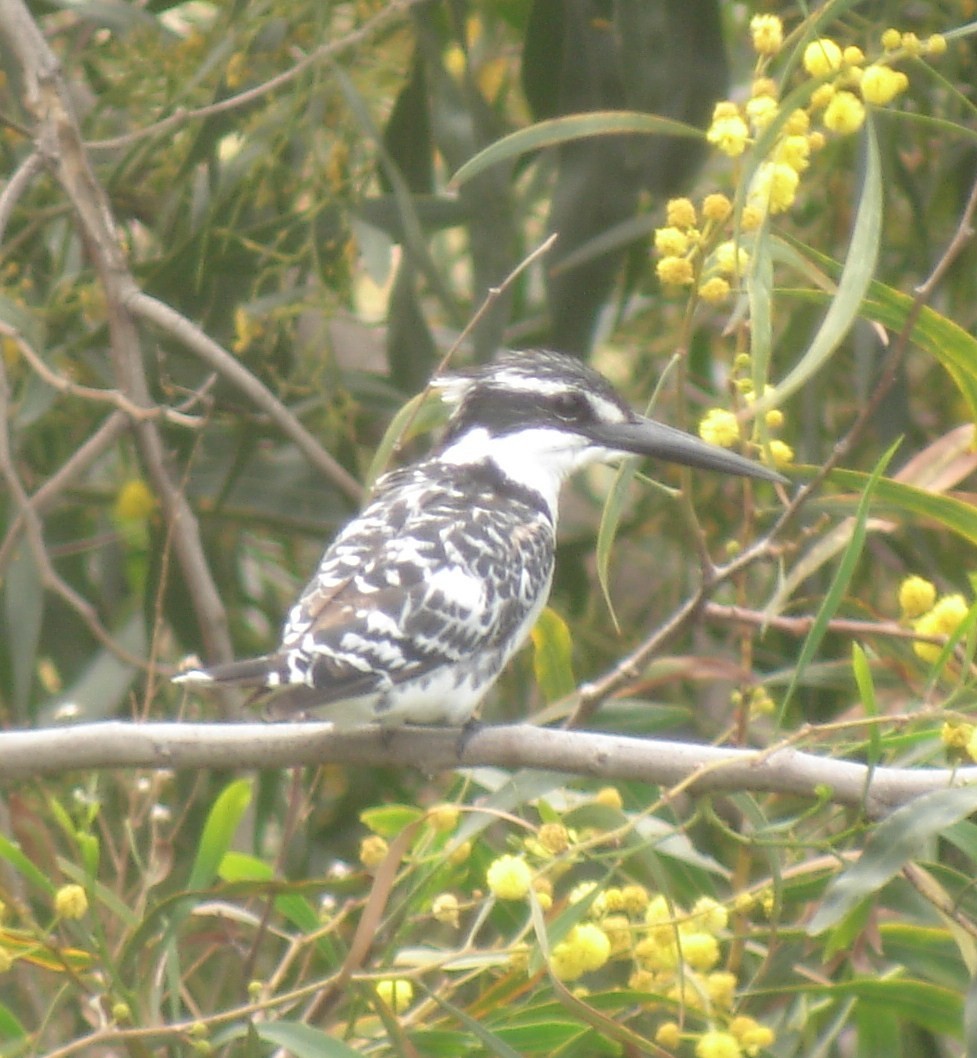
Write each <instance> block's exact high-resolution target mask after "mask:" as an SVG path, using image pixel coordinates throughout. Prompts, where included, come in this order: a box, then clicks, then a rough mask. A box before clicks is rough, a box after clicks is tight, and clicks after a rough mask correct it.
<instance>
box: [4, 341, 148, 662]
mask: <svg viewBox="0 0 977 1058" xmlns="http://www.w3.org/2000/svg"><path fill="white" fill-rule="evenodd" d="M9 400H10V389H9V386H8V383H7V372H6V369H5V367H4V365H3V359H2V358H0V477H2V478H3V480H4V481H5V482H6V485H7V490H8V491H9V493H10V495H11V497H12V498H13V501H14V504H15V506H16V507H17V509H18V513H19V516H20V518H21V520H22V523H23V531H24V535H25V537H26V539H27V546H28V547H29V549H30V552H31V557H32V558H33V560H34V565H35V566H36V568H37V571H38V573H39V574H40V578H41V583H42V585H43V586H44V587H45V588H46V589H48V590H49V591H52V592H54V594H55V595H58V596H59V597H60V598H61V599H62V600H63V601H64V602H65V603H66V604H67V605H68V607H69V608H70V609H72V610H74V611H75V613H76V614H78V616H79V617H80V618H81V619H82V621H83V622H84V623H85V626H86V627H87V628H88V630H89V632H91V634H92V636H94V638H95V639H96V640H98V642H99V643H101V644H102V646H104V647H105V648H106V649H108V650H110V651H111V652H112V653H113V654H114V655H115V656H116V657H117V658H119V659H120V660H122V661H124V662H125V663H126V664H127V665H133V666H135V667H136V668H139V669H143V668H145V666H146V662H145V659H144V658H140V657H137V656H136V655H135V654H133V653H131V652H130V651H129V650H127V649H126V648H125V647H124V646H122V645H121V644H120V643H119V642H118V641H117V640H116V639H115V638H114V637H113V636H112V634H111V633H110V632H109V631H108V630H107V629H106V628H105V627H104V625H103V624H102V622H101V621H100V620H99V619H98V614H97V613H96V611H95V607H94V606H92V604H91V603H90V602H89V601H88V600H87V599H85V598H83V597H82V596H81V595H79V594H78V592H77V591H75V589H74V588H73V587H72V586H71V585H70V584H68V582H67V581H65V580H63V579H62V577H61V576H60V574H59V573H58V572H57V570H55V568H54V566H53V564H52V563H51V559H50V556H49V555H48V553H47V548H46V547H45V544H44V530H43V528H42V526H41V520H40V518H38V516H37V512H36V511H35V510H34V508H33V507H32V506H31V502H30V498H29V497H28V495H27V492H26V490H25V489H24V486H23V484H22V483H21V480H20V478H19V476H18V475H17V471H16V468H15V467H14V462H13V455H12V453H11V450H10V438H9V435H8V433H7V424H8V423H9V422H10V415H9V411H10V408H9Z"/></svg>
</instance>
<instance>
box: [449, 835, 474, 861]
mask: <svg viewBox="0 0 977 1058" xmlns="http://www.w3.org/2000/svg"><path fill="white" fill-rule="evenodd" d="M471 854H472V843H471V842H470V841H463V842H462V843H461V844H460V845H457V846H456V847H455V848H453V849H452V850H451V852H449V853H448V863H450V864H451V866H452V867H458V866H460V865H461V864H463V863H464V862H465V861H466V860H467V859H468V857H469V856H471Z"/></svg>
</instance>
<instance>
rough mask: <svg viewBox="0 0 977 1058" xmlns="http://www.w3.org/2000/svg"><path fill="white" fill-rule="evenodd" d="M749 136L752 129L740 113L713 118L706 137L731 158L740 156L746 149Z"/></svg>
mask: <svg viewBox="0 0 977 1058" xmlns="http://www.w3.org/2000/svg"><path fill="white" fill-rule="evenodd" d="M749 138H750V130H749V129H748V128H747V125H746V122H745V121H744V120H743V119H742V118H741V117H740V116H739V114H733V115H730V116H729V117H720V118H713V122H712V124H711V125H710V126H709V131H708V132H707V133H706V139H707V140H708V141H709V142H710V143H712V144H714V145H715V147H716V148H717V149H718V150H720V151H722V153H723V154H725V155H727V157H729V158H738V157H739V156H740V155H741V154H742V153H743V152H744V151H745V150H746V142H747V140H748V139H749Z"/></svg>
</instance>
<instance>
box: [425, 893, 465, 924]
mask: <svg viewBox="0 0 977 1058" xmlns="http://www.w3.org/2000/svg"><path fill="white" fill-rule="evenodd" d="M431 914H432V915H434V917H435V918H436V919H437V920H438V922H440V923H441V925H442V926H453V927H454V928H455V929H457V928H458V924H459V918H458V897H457V896H455V894H454V893H438V895H437V896H436V897H435V898H434V900H433V901H432V902H431Z"/></svg>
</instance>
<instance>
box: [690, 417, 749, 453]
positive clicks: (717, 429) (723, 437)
mask: <svg viewBox="0 0 977 1058" xmlns="http://www.w3.org/2000/svg"><path fill="white" fill-rule="evenodd" d="M699 436H700V437H701V438H702V440H703V441H705V442H706V443H707V444H711V445H719V447H720V448H732V447H733V445H734V444H736V442H737V441H738V440H739V439H740V436H741V432H740V423H739V419H737V418H736V416H735V415H734V414H733V413H732V412H731V411H727V410H726V409H725V408H710V409H709V410H708V411H707V412H706V414H705V415H704V416H703V417H702V419H700V420H699Z"/></svg>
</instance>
